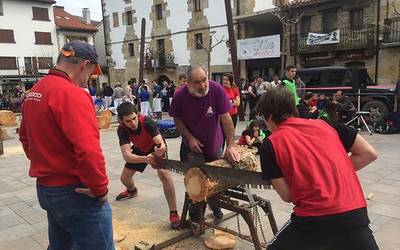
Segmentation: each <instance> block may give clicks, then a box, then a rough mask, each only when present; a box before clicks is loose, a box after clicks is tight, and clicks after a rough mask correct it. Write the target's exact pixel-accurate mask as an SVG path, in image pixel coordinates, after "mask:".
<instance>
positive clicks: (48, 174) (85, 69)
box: [20, 41, 114, 250]
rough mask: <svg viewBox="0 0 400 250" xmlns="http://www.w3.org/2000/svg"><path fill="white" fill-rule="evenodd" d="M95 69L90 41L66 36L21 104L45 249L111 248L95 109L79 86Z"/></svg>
mask: <svg viewBox="0 0 400 250" xmlns="http://www.w3.org/2000/svg"><path fill="white" fill-rule="evenodd" d="M99 73H100V69H99V66H98V64H97V54H96V51H95V49H94V47H93V46H91V45H89V44H87V43H85V42H81V41H72V42H70V43H68V44H66V45H65V46H64V47H63V49H62V51H61V53H60V55H59V56H58V59H57V67H56V68H54V69H51V70H50V71H49V74H48V76H46V77H45V78H43V79H42V80H41V81H39V82H38V83H37V84H36V85H35V86H34V87H33V88H32V90H31V91H30V93H29V94H28V95H27V96H26V98H25V100H24V103H23V106H22V117H23V118H22V121H21V128H20V141H21V142H22V145H23V148H24V151H25V154H26V156H27V157H28V158H29V160H30V161H31V164H30V169H29V175H30V176H31V177H36V179H37V195H38V200H39V204H40V206H41V207H42V208H43V209H44V210H46V212H47V220H48V231H49V248H48V249H57V250H59V249H72V248H73V249H104V250H113V249H114V243H113V232H112V216H111V207H110V205H109V203H108V202H107V193H108V188H107V186H108V178H107V175H106V169H105V161H104V157H103V154H102V151H101V148H100V138H99V137H100V136H99V130H98V124H97V121H96V114H95V110H94V106H93V101H92V98H91V97H90V95H89V94H88V93H87V92H85V90H84V89H83V88H82V87H81V86H85V85H86V83H87V81H88V79H89V77H90V75H92V74H99Z"/></svg>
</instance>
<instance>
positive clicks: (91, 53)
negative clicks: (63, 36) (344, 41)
mask: <svg viewBox="0 0 400 250" xmlns="http://www.w3.org/2000/svg"><path fill="white" fill-rule="evenodd" d="M61 54H63V56H66V57H72V56H74V57H79V58H81V59H83V60H88V61H90V63H92V64H95V65H96V67H95V69H94V70H93V73H92V74H93V75H101V74H102V72H101V69H100V66H99V64H98V62H97V53H96V49H95V48H94V47H93V46H92V45H90V44H88V43H87V42H84V41H80V40H74V41H71V42H69V43H67V44H65V45H64V47H63V48H62V50H61Z"/></svg>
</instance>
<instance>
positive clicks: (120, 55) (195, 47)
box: [102, 0, 272, 84]
mask: <svg viewBox="0 0 400 250" xmlns="http://www.w3.org/2000/svg"><path fill="white" fill-rule="evenodd" d="M102 3H103V14H104V25H105V30H106V38H105V40H106V50H107V59H108V64H109V66H110V78H111V82H112V84H115V83H116V82H120V83H122V84H126V82H127V81H129V80H134V81H138V77H139V47H140V36H141V20H142V18H145V20H146V39H145V40H146V45H145V72H144V78H145V79H146V80H147V81H152V80H154V79H155V80H157V81H159V82H161V81H163V80H172V81H174V82H177V76H178V75H179V73H181V72H182V71H185V70H186V68H187V66H188V65H190V64H193V63H197V64H203V65H204V66H206V67H207V66H208V65H209V68H210V70H209V71H210V73H211V77H212V78H213V79H216V80H220V78H221V76H222V74H223V73H225V72H231V71H232V66H231V56H230V48H229V43H227V41H228V38H229V36H228V29H227V21H226V13H225V3H224V0H184V1H183V0H182V1H177V0H117V1H115V0H103V1H102ZM270 7H272V1H268V0H246V1H234V10H233V14H234V15H235V16H240V15H241V14H243V15H245V14H246V15H252V14H254V13H257V12H259V11H263V10H265V9H268V8H270ZM236 32H238V29H237V27H236ZM243 32H244V31H243ZM243 34H244V33H243ZM243 37H244V36H243ZM238 38H240V36H239V33H238ZM242 67H243V70H242V71H243V72H245V71H246V69H245V66H242Z"/></svg>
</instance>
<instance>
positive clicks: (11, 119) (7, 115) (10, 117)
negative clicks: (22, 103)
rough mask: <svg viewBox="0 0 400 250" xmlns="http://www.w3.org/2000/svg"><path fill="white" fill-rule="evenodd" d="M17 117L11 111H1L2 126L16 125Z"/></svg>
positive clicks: (0, 121)
mask: <svg viewBox="0 0 400 250" xmlns="http://www.w3.org/2000/svg"><path fill="white" fill-rule="evenodd" d="M16 120H17V118H16V116H15V114H14V112H12V111H10V110H0V125H3V126H12V125H15V124H16Z"/></svg>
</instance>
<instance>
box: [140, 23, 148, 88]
mask: <svg viewBox="0 0 400 250" xmlns="http://www.w3.org/2000/svg"><path fill="white" fill-rule="evenodd" d="M141 31H142V32H141V37H140V61H139V82H142V81H143V78H144V76H143V73H144V43H145V39H146V19H144V18H142V30H141Z"/></svg>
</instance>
